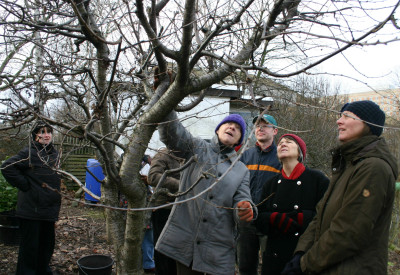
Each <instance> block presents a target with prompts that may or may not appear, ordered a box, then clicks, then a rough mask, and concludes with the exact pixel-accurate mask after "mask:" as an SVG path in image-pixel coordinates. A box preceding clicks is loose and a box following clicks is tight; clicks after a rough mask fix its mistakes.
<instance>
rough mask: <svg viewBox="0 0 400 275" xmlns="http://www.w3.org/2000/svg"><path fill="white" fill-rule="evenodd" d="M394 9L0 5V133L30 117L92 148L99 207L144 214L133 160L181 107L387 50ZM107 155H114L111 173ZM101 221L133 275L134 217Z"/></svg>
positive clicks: (117, 215) (392, 4) (121, 264)
mask: <svg viewBox="0 0 400 275" xmlns="http://www.w3.org/2000/svg"><path fill="white" fill-rule="evenodd" d="M398 5H399V2H397V1H382V2H374V3H369V2H364V1H352V0H350V1H325V2H318V1H312V0H304V1H301V0H274V1H272V0H248V1H235V0H226V1H208V0H203V1H193V0H186V1H184V2H182V1H181V2H179V1H173V2H171V1H168V0H163V1H154V0H153V1H146V2H144V1H142V0H137V1H105V0H99V1H90V0H87V1H82V0H67V1H60V0H56V1H40V0H35V1H31V0H26V1H23V2H21V1H16V0H13V1H4V0H3V1H1V3H0V13H1V15H0V16H1V21H0V22H2V23H0V24H1V26H2V32H1V49H2V50H1V52H0V54H1V57H2V58H1V60H2V61H1V62H2V63H1V64H0V74H1V83H0V89H1V91H2V94H1V95H2V96H1V98H0V100H1V104H2V108H1V110H0V112H1V120H2V121H3V126H2V129H10V128H18V127H20V126H22V125H25V124H28V123H30V122H32V121H33V120H34V119H35V118H37V117H40V118H42V119H45V120H46V121H48V122H49V123H51V124H52V125H54V126H55V127H56V129H57V130H58V131H59V132H60V133H62V134H63V135H69V134H74V135H76V136H79V137H81V138H83V139H86V140H88V141H90V142H91V143H92V144H93V145H94V146H96V147H97V149H98V151H99V153H100V155H101V157H102V164H103V166H104V171H105V174H106V179H105V181H104V184H103V185H102V187H103V192H102V202H103V204H105V205H108V206H117V205H118V192H121V193H123V194H124V195H125V197H126V198H127V200H128V204H129V208H135V209H136V208H142V207H143V206H144V205H145V192H146V189H145V186H143V183H142V181H141V180H140V178H139V169H140V162H141V157H140V156H142V155H143V154H144V152H145V150H146V147H147V145H148V143H149V140H150V138H151V136H152V134H153V132H154V131H155V129H156V126H157V124H158V123H159V122H160V121H162V119H163V118H164V117H165V116H166V115H167V114H168V113H169V112H170V111H171V110H173V109H174V108H175V107H176V106H177V105H178V103H180V102H181V100H182V99H184V98H185V97H187V96H189V95H193V94H195V93H198V92H199V91H202V90H204V89H206V88H207V87H210V86H211V85H212V84H215V83H219V82H221V81H224V80H225V81H229V82H232V81H235V79H236V80H239V81H243V82H241V83H235V84H237V85H238V86H240V85H245V86H246V85H247V86H248V84H249V83H253V85H255V86H256V87H255V88H257V83H258V81H259V80H260V79H265V78H275V79H276V78H280V79H284V78H288V77H290V76H295V75H298V74H301V73H304V72H310V70H311V69H312V68H314V67H315V66H317V65H318V64H320V63H322V62H323V61H325V60H327V59H329V58H331V57H332V56H334V55H337V54H341V53H342V52H344V51H345V50H346V49H348V48H349V47H357V46H368V45H374V44H379V43H389V42H391V41H392V40H393V39H391V38H389V39H387V40H384V39H383V40H382V38H379V40H378V35H379V31H380V30H381V29H382V28H384V27H385V26H387V27H388V28H389V27H391V26H394V27H396V18H395V15H396V10H397V8H398ZM359 22H361V24H360V23H359ZM392 23H393V24H392ZM391 24H392V25H391ZM394 27H393V28H394ZM394 29H395V28H394ZM39 52H40V62H41V64H40V70H38V66H39V64H38V63H37V62H38V57H39V56H38V53H39ZM239 74H244V75H245V76H246V78H245V80H241V79H243V77H237V78H236V77H235V76H236V75H239ZM254 75H256V77H255V79H252V78H254ZM251 79H252V80H253V81H250V80H251ZM255 92H257V89H255ZM35 99H40V100H35ZM60 106H62V108H61V107H60ZM78 110H79V111H78ZM60 111H62V114H61V115H60V114H58V115H56V113H57V112H60ZM56 117H57V119H55V118H56ZM95 126H96V127H95ZM123 139H124V140H127V141H128V142H127V143H124V144H123V143H122V142H121V140H123ZM116 147H118V148H120V149H121V150H123V152H124V158H123V160H122V163H121V165H120V166H119V165H118V163H117V158H116V156H115V150H116ZM106 216H107V229H108V231H109V233H110V236H111V237H112V242H113V245H114V249H115V252H116V257H117V269H118V273H120V274H140V273H141V272H142V271H141V262H140V259H141V257H140V243H141V239H142V235H143V232H142V222H143V216H144V215H143V211H129V212H128V213H127V215H126V219H124V218H123V217H124V215H123V214H122V212H121V211H115V210H112V209H111V208H107V209H106Z"/></svg>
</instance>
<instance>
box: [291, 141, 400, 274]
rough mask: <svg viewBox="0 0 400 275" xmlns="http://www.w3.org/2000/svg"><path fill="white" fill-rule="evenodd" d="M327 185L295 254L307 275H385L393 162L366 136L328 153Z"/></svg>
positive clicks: (382, 147)
mask: <svg viewBox="0 0 400 275" xmlns="http://www.w3.org/2000/svg"><path fill="white" fill-rule="evenodd" d="M332 155H333V161H332V171H333V175H332V180H331V184H330V186H329V189H328V191H327V192H326V193H325V196H324V197H323V199H322V200H321V202H320V203H319V204H318V207H317V214H316V216H315V218H314V220H313V221H312V222H311V223H310V225H309V227H308V228H307V230H306V232H305V233H304V234H303V236H302V237H301V238H300V240H299V242H298V245H297V248H296V251H304V252H306V253H305V254H304V256H303V257H302V258H301V261H300V263H301V268H302V270H303V271H305V273H306V274H323V275H328V274H329V275H348V274H352V275H365V274H374V275H381V274H387V263H388V236H389V227H390V220H391V214H392V208H393V201H394V191H395V190H394V188H395V187H394V184H395V181H396V178H397V175H398V170H397V161H396V159H395V158H394V157H393V155H392V154H391V153H390V152H389V148H388V146H387V145H386V142H385V141H384V140H383V139H381V138H378V137H376V136H365V137H362V138H359V139H357V140H354V141H350V142H347V143H344V144H343V145H341V146H340V147H338V148H337V149H335V150H334V151H333V152H332Z"/></svg>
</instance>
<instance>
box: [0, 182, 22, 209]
mask: <svg viewBox="0 0 400 275" xmlns="http://www.w3.org/2000/svg"><path fill="white" fill-rule="evenodd" d="M17 194H18V189H17V188H15V187H12V186H11V185H10V184H8V183H7V181H6V180H5V179H4V177H3V175H2V174H0V212H4V211H9V210H14V209H15V208H16V207H17Z"/></svg>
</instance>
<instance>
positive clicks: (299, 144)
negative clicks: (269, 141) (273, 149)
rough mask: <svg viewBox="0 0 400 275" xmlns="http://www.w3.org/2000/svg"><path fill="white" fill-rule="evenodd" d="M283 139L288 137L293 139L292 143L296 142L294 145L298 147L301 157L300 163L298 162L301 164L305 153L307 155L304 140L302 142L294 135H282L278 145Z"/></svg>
mask: <svg viewBox="0 0 400 275" xmlns="http://www.w3.org/2000/svg"><path fill="white" fill-rule="evenodd" d="M284 137H289V138H291V139H293V140H294V141H296V143H297V145H298V146H299V147H300V151H301V153H302V155H303V156H302V157H303V158H302V161H300V162H303V161H304V160H305V159H306V153H307V147H306V143H305V142H304V140H302V139H301V138H300V137H299V136H296V135H294V134H284V135H282V136H281V137H280V138H279V140H278V143H279V141H280V140H281V139H282V138H284Z"/></svg>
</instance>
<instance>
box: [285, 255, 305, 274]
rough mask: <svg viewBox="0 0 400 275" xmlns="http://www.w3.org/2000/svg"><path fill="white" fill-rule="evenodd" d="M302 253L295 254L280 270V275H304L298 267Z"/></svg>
mask: <svg viewBox="0 0 400 275" xmlns="http://www.w3.org/2000/svg"><path fill="white" fill-rule="evenodd" d="M303 255H304V252H297V253H296V254H295V255H294V256H293V258H292V259H291V260H290V262H288V263H287V264H286V265H285V267H284V268H283V270H282V273H281V275H304V273H303V271H302V270H301V267H300V259H301V257H302V256H303Z"/></svg>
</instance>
